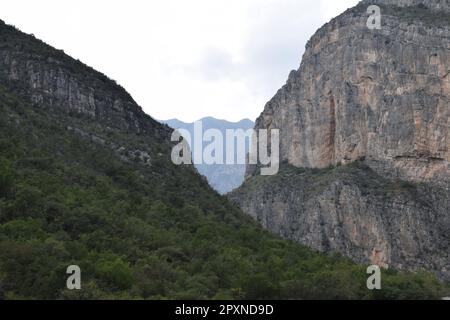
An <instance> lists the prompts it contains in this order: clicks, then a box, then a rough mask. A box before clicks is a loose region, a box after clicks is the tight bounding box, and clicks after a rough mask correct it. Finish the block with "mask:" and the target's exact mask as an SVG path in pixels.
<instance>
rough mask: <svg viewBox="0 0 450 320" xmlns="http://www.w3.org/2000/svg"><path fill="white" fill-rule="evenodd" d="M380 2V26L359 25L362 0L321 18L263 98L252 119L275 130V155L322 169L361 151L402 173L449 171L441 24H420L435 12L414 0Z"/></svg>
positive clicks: (417, 175) (449, 62)
mask: <svg viewBox="0 0 450 320" xmlns="http://www.w3.org/2000/svg"><path fill="white" fill-rule="evenodd" d="M374 2H375V3H377V1H374ZM392 2H393V1H378V3H392ZM416 2H418V1H405V2H403V3H416ZM371 3H372V2H371ZM424 3H425V4H429V3H434V4H435V7H438V6H439V5H441V6H443V3H444V2H442V1H424ZM445 3H446V2H445ZM381 7H382V12H381V13H382V28H381V29H380V30H369V29H368V28H367V26H366V22H367V18H368V15H367V13H366V9H367V4H366V3H361V4H360V5H358V6H357V7H356V8H353V9H351V10H349V11H347V12H346V13H344V14H343V15H341V16H339V17H338V18H336V19H334V20H332V21H331V22H330V23H328V24H326V25H325V26H323V27H322V28H321V29H320V30H319V31H318V32H317V33H316V34H315V35H314V36H313V37H312V38H311V40H310V41H309V42H308V44H307V47H306V52H305V54H304V56H303V59H302V63H301V66H300V69H299V70H297V71H292V72H291V74H290V76H289V79H288V81H287V83H286V85H285V86H284V87H283V88H282V89H281V90H279V92H278V93H277V94H276V95H275V97H274V98H273V99H272V100H271V101H270V102H269V103H268V104H267V105H266V107H265V109H264V112H263V113H262V115H261V116H260V117H259V119H258V120H257V124H256V127H257V128H268V129H271V128H277V129H280V135H281V146H280V153H281V161H283V160H286V161H288V162H289V163H290V164H292V165H294V166H297V167H318V168H325V167H327V166H329V165H337V164H346V163H349V162H352V161H354V160H357V159H361V158H365V159H367V160H368V161H370V163H372V164H373V168H374V169H377V170H379V171H380V172H389V171H390V173H391V174H393V175H396V176H399V177H403V178H406V179H412V180H420V181H422V180H433V179H443V178H444V177H445V176H446V177H448V176H449V171H450V108H449V98H450V76H449V74H450V24H445V23H444V22H445V21H441V20H436V21H432V22H431V23H430V24H428V23H424V22H423V21H422V20H426V19H422V16H433V14H435V12H434V11H433V10H431V9H426V8H425V7H422V6H421V7H413V8H411V7H406V8H400V7H393V6H383V5H382V6H381ZM436 14H438V13H436ZM439 14H441V13H439ZM445 17H446V18H447V19H448V18H449V16H448V15H445ZM446 21H448V20H446ZM254 173H255V170H254V168H251V169H250V170H249V174H254Z"/></svg>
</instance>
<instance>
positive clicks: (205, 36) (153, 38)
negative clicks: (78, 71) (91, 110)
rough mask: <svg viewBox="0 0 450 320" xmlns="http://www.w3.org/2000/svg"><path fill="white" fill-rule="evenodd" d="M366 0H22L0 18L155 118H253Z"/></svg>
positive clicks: (5, 7) (0, 11)
mask: <svg viewBox="0 0 450 320" xmlns="http://www.w3.org/2000/svg"><path fill="white" fill-rule="evenodd" d="M357 2H358V0H314V1H311V0H189V1H187V0H159V1H156V0H133V1H131V0H128V1H125V0H122V1H116V0H76V1H75V0H64V1H61V0H39V1H36V0H14V1H2V2H1V4H0V19H3V20H4V21H5V22H6V23H8V24H12V25H15V26H16V27H18V28H19V29H20V30H22V31H24V32H27V33H33V34H34V35H35V36H36V37H37V38H40V39H42V40H44V41H45V42H47V43H48V44H50V45H52V46H54V47H56V48H58V49H63V50H64V51H65V52H66V53H68V54H69V55H71V56H72V57H74V58H77V59H80V60H81V61H83V62H84V63H86V64H88V65H90V66H92V67H94V68H95V69H97V70H99V71H101V72H103V73H105V74H106V75H107V76H109V77H110V78H112V79H114V80H116V81H117V82H118V83H120V84H121V85H122V86H123V87H125V89H127V90H128V92H130V93H131V95H132V96H133V97H134V99H135V100H136V101H137V102H138V103H139V104H140V105H141V106H142V108H143V109H144V110H145V111H146V112H147V113H148V114H150V115H151V116H153V117H154V118H156V119H169V118H178V119H180V120H184V121H194V120H197V119H199V118H201V117H204V116H213V117H217V118H221V119H227V120H232V121H237V120H240V119H243V118H250V119H251V120H254V119H255V118H256V117H257V116H258V115H259V114H260V113H261V112H262V110H263V108H264V104H265V103H266V102H267V101H268V100H269V99H270V98H271V97H272V96H273V95H274V94H275V93H276V91H277V90H278V89H279V88H280V87H281V86H282V85H283V84H284V83H285V81H286V79H287V76H288V74H289V72H290V71H291V70H292V69H297V68H298V67H299V65H300V60H301V55H302V54H303V51H304V47H305V44H306V42H307V40H308V39H309V38H310V37H311V35H312V34H313V33H314V32H315V31H316V29H317V28H319V27H320V26H322V25H323V24H324V23H326V22H328V21H329V20H330V19H331V18H332V17H334V16H336V15H338V14H340V13H341V12H343V11H344V10H345V9H347V8H349V7H352V6H353V5H355V4H356V3H357Z"/></svg>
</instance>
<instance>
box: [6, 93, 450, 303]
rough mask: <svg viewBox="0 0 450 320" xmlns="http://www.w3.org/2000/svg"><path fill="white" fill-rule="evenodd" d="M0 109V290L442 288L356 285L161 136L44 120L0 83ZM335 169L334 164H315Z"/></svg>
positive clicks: (354, 274)
mask: <svg viewBox="0 0 450 320" xmlns="http://www.w3.org/2000/svg"><path fill="white" fill-rule="evenodd" d="M0 114H1V115H2V117H1V118H0V133H1V135H0V146H1V148H2V149H1V156H0V181H1V185H0V190H1V191H0V298H1V297H5V298H7V299H177V298H178V299H180V298H182V299H243V298H249V299H268V298H271V299H272V298H273V299H324V298H330V299H337V298H339V299H370V298H380V299H398V298H430V299H433V298H438V297H440V296H443V295H444V294H445V293H447V294H448V291H447V292H446V291H445V290H448V288H445V287H444V286H443V285H442V284H441V283H440V282H438V281H437V280H436V279H435V278H434V277H433V276H431V275H429V274H399V273H395V272H391V271H390V272H388V273H386V274H384V275H383V290H382V291H380V292H371V291H368V290H367V288H366V276H367V275H366V273H365V268H364V267H362V266H358V265H355V264H353V263H351V262H349V261H348V260H346V259H344V258H341V257H337V256H326V255H322V254H318V253H315V252H313V251H311V250H309V249H307V248H305V247H303V246H300V245H298V244H295V243H292V242H289V241H283V240H280V239H279V238H277V237H276V236H274V235H271V234H269V233H268V232H266V231H264V230H262V229H261V228H260V227H259V226H258V225H256V224H255V223H254V222H253V221H252V220H251V219H250V218H249V217H247V216H245V215H244V214H243V213H242V212H241V211H239V210H237V209H236V208H235V207H233V206H232V205H231V204H230V203H229V202H228V201H227V200H226V199H225V198H224V197H221V196H220V195H218V194H216V193H215V192H213V191H212V190H211V189H210V188H209V187H208V186H207V185H206V184H205V182H204V180H203V179H202V178H201V177H200V176H199V175H198V174H196V173H195V172H194V171H193V170H192V169H191V168H184V167H175V166H173V165H172V164H171V162H170V161H169V156H168V155H169V154H170V145H168V144H167V145H164V142H163V141H157V140H155V139H154V138H152V137H148V138H146V137H142V136H137V135H133V134H130V133H124V132H121V131H118V130H113V131H109V132H103V131H102V130H101V129H99V128H97V127H96V126H95V124H93V123H91V122H89V121H86V120H83V121H79V120H78V119H76V118H70V119H66V118H64V117H63V116H61V115H57V116H55V117H53V116H52V114H51V113H47V112H44V111H43V110H39V109H33V108H31V107H28V106H26V105H25V104H24V103H23V102H22V101H21V100H20V99H18V98H17V97H15V96H12V95H10V94H7V93H6V92H5V91H4V90H3V89H2V88H1V87H0ZM66 121H68V122H70V124H71V126H75V125H76V126H77V127H79V128H83V129H84V130H90V132H96V134H98V135H99V136H101V137H103V138H104V139H105V140H106V139H108V137H109V138H110V139H114V142H115V143H116V144H120V145H125V146H133V147H134V148H137V149H140V150H147V151H148V152H149V153H150V155H151V158H152V161H153V162H152V166H150V167H148V166H141V165H139V164H137V163H133V162H124V161H122V160H119V158H118V157H117V155H116V154H115V153H114V152H113V151H111V149H110V148H108V147H107V146H103V145H99V144H95V143H92V142H90V141H86V140H83V139H82V138H81V137H79V136H77V135H76V134H75V133H73V132H72V131H68V130H66V127H67V123H66ZM160 153H161V154H162V155H161V154H160ZM155 159H158V161H156V160H155ZM292 170H294V169H292ZM299 170H300V169H299ZM335 170H340V169H339V168H330V169H328V170H327V171H326V172H327V174H334V172H335ZM355 170H356V171H357V172H359V170H363V169H361V168H359V169H358V168H357V169H355ZM325 176H326V175H324V176H323V179H325V178H326V177H325ZM72 264H76V265H79V266H80V267H81V270H82V290H80V291H69V290H67V289H65V284H66V279H67V275H66V268H67V266H69V265H72Z"/></svg>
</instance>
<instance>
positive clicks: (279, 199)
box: [229, 164, 450, 280]
mask: <svg viewBox="0 0 450 320" xmlns="http://www.w3.org/2000/svg"><path fill="white" fill-rule="evenodd" d="M229 197H230V199H231V200H233V201H234V202H235V203H236V204H238V205H239V206H240V207H241V208H242V209H243V210H244V212H246V213H247V214H249V215H251V216H252V217H253V218H255V219H256V220H257V221H259V222H260V223H261V224H262V225H263V226H264V227H265V228H267V229H269V230H271V231H272V232H274V233H276V234H278V235H280V236H282V237H284V238H288V239H291V240H295V241H297V242H300V243H302V244H305V245H307V246H309V247H311V248H314V249H316V250H319V251H322V252H339V253H341V254H343V255H345V256H348V257H350V258H352V259H353V260H354V261H356V262H358V263H366V264H367V265H369V264H376V265H379V266H382V267H385V268H388V267H394V268H396V269H400V270H431V271H434V272H435V273H436V274H437V275H439V276H440V277H441V278H443V279H447V280H450V250H449V248H450V233H449V230H450V215H449V212H450V185H448V186H447V187H442V186H432V185H429V184H425V183H422V184H419V185H414V184H410V183H405V182H401V181H392V180H387V179H385V178H383V177H381V176H380V175H378V174H377V173H375V172H374V171H372V170H371V169H370V168H369V167H366V166H365V165H355V164H351V165H349V166H343V167H338V168H335V169H323V170H319V171H315V170H311V169H307V170H304V169H294V168H283V169H282V170H281V171H280V173H279V175H277V176H273V177H262V176H258V177H252V178H250V179H249V180H247V181H246V183H245V184H244V186H243V187H241V188H240V189H239V190H237V191H234V192H233V193H232V194H231V195H229Z"/></svg>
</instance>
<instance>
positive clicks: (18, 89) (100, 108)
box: [0, 20, 172, 139]
mask: <svg viewBox="0 0 450 320" xmlns="http://www.w3.org/2000/svg"><path fill="white" fill-rule="evenodd" d="M0 84H1V85H3V86H5V87H6V88H8V89H10V90H12V91H13V92H15V93H16V94H19V95H20V96H21V97H22V98H25V99H26V100H27V101H28V102H30V103H32V104H33V105H35V106H37V107H41V108H44V107H45V108H51V109H52V110H53V111H54V112H64V113H66V114H70V115H74V116H78V117H86V118H88V119H90V120H94V121H97V122H99V123H102V124H105V125H108V126H110V127H113V128H117V129H120V130H126V131H130V132H135V133H138V134H145V133H148V134H151V135H152V136H156V137H161V138H164V139H167V137H170V132H171V131H172V130H170V129H169V128H168V127H165V126H162V125H160V124H159V123H158V122H157V121H155V120H153V119H152V118H151V117H150V116H148V115H146V114H145V113H144V112H143V111H142V109H141V108H140V107H139V106H138V105H137V104H136V102H135V101H134V100H133V99H132V98H131V96H130V95H129V94H128V93H127V92H126V91H125V90H124V89H123V88H122V87H120V86H119V85H117V83H116V82H115V81H113V80H110V79H108V78H107V77H106V76H105V75H103V74H101V73H99V72H97V71H95V70H93V69H92V68H90V67H88V66H86V65H84V64H83V63H81V62H80V61H75V60H73V59H72V58H70V57H69V56H67V55H65V54H64V52H62V51H58V50H55V49H54V48H52V47H50V46H48V45H46V44H45V43H43V42H41V41H39V40H37V39H35V38H34V36H32V35H27V34H24V33H22V32H20V31H18V30H16V29H15V28H14V27H12V26H8V25H6V24H5V23H4V22H3V21H1V20H0Z"/></svg>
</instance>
